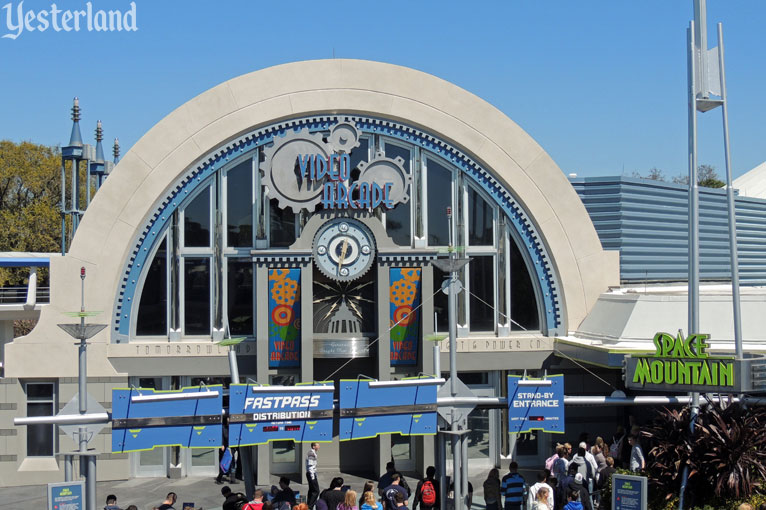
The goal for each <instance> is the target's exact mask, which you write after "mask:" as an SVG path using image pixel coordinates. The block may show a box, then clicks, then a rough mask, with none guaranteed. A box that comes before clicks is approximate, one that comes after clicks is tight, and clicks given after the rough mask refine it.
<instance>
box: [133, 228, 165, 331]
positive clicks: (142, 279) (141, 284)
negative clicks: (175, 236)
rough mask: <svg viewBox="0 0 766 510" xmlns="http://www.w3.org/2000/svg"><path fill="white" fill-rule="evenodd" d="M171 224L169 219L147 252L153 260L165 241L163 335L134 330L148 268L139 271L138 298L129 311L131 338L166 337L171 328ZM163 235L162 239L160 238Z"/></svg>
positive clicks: (149, 258)
mask: <svg viewBox="0 0 766 510" xmlns="http://www.w3.org/2000/svg"><path fill="white" fill-rule="evenodd" d="M172 226H173V221H172V220H171V221H170V222H169V223H168V224H167V226H166V227H165V231H164V232H162V234H160V236H159V237H158V239H160V241H159V242H158V243H155V246H154V248H153V250H152V252H151V253H150V254H149V257H148V260H150V261H152V262H154V257H156V256H157V252H158V251H159V249H160V246H161V245H162V243H163V242H164V243H165V300H166V302H167V306H166V307H165V335H138V333H137V332H136V328H137V327H138V315H139V313H140V309H141V296H143V293H144V285H145V284H146V277H147V275H148V274H149V271H148V270H144V271H142V272H141V276H140V278H139V280H138V285H136V294H135V295H136V296H138V299H136V300H134V302H133V311H132V312H131V314H130V315H131V317H130V332H131V335H130V336H131V338H141V339H142V340H151V339H167V338H168V334H169V332H170V329H171V324H170V321H171V310H172V303H171V300H172V295H173V289H172V280H171V274H170V273H171V262H172V257H173V247H172V239H171V232H172ZM163 237H164V239H162V238H163Z"/></svg>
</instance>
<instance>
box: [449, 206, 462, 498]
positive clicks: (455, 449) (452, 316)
mask: <svg viewBox="0 0 766 510" xmlns="http://www.w3.org/2000/svg"><path fill="white" fill-rule="evenodd" d="M447 220H448V222H449V235H450V239H449V241H450V247H452V246H453V243H452V211H451V209H449V210H448V211H447ZM450 258H451V259H453V260H454V259H455V258H456V253H455V251H454V250H450ZM457 285H458V279H457V271H450V282H449V287H448V294H447V298H448V299H447V308H448V313H449V320H448V322H449V375H450V396H451V397H453V398H454V397H455V396H457V296H455V290H456V288H457ZM450 421H451V427H450V428H451V429H452V432H453V433H456V432H457V431H458V424H457V421H456V420H455V417H454V415H453V416H451V420H450ZM461 454H462V448H461V444H460V436H457V435H456V436H454V437H453V438H452V482H453V483H452V485H453V486H454V489H453V501H454V502H455V509H456V510H462V508H463V505H462V503H461V501H462V500H461V498H460V496H461V492H462V491H461V489H462V486H461V483H460V474H461V473H460V460H461V459H460V456H461Z"/></svg>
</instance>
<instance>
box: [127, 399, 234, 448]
mask: <svg viewBox="0 0 766 510" xmlns="http://www.w3.org/2000/svg"><path fill="white" fill-rule="evenodd" d="M222 395H223V387H222V386H221V385H218V386H190V387H188V388H183V389H181V390H178V391H155V390H153V389H142V388H138V389H136V388H131V389H114V390H112V420H113V421H112V451H113V452H132V451H141V450H151V449H152V448H155V447H157V446H183V447H185V448H214V447H218V446H221V444H222V442H223V439H222V438H223V434H222V432H223V431H222V425H221V423H222V420H221V409H222V406H223V396H222Z"/></svg>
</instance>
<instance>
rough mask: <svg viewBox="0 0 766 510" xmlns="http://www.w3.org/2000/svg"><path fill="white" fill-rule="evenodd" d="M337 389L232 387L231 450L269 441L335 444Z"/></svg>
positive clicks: (315, 386) (320, 386)
mask: <svg viewBox="0 0 766 510" xmlns="http://www.w3.org/2000/svg"><path fill="white" fill-rule="evenodd" d="M334 391H335V386H334V385H333V384H332V382H330V383H317V384H312V385H297V386H254V385H251V384H232V385H231V387H230V389H229V413H230V417H229V446H232V447H234V446H251V445H258V444H266V443H268V442H269V441H284V440H292V441H295V442H296V443H302V442H314V441H316V442H322V441H325V442H327V441H332V416H333V401H332V400H333V398H332V397H333V393H334Z"/></svg>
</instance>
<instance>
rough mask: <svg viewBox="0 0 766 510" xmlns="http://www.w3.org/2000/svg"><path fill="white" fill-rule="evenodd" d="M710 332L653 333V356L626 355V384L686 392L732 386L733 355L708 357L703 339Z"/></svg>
mask: <svg viewBox="0 0 766 510" xmlns="http://www.w3.org/2000/svg"><path fill="white" fill-rule="evenodd" d="M709 338H710V335H706V334H692V335H689V336H688V337H685V338H684V336H683V334H681V333H680V332H679V333H678V335H676V336H673V335H670V334H668V333H657V334H656V335H655V336H654V346H655V348H656V351H655V353H654V355H653V356H629V357H627V358H626V362H627V363H626V364H627V372H626V375H627V378H626V383H627V386H628V387H631V388H635V389H650V387H651V388H652V389H654V388H660V387H661V388H663V389H676V390H677V391H686V390H688V389H694V388H709V389H719V390H721V389H733V388H735V386H736V384H737V380H736V379H735V370H734V368H735V362H734V358H731V357H725V356H710V354H709V353H708V352H707V349H708V348H709V347H710V346H709V344H707V343H706V340H707V339H709Z"/></svg>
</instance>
